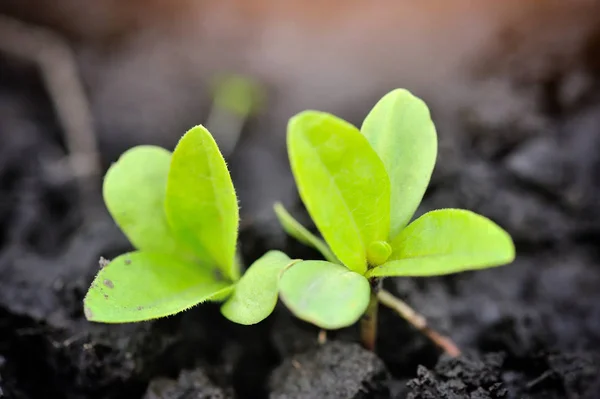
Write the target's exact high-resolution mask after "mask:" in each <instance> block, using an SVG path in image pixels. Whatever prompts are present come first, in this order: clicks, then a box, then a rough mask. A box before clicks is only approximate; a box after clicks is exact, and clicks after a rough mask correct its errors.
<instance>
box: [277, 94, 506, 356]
mask: <svg viewBox="0 0 600 399" xmlns="http://www.w3.org/2000/svg"><path fill="white" fill-rule="evenodd" d="M287 146H288V154H289V159H290V164H291V168H292V172H293V175H294V178H295V180H296V185H297V187H298V191H299V194H300V198H301V199H302V201H303V203H304V205H305V206H306V209H307V211H308V213H309V214H310V216H311V218H312V220H313V221H314V224H315V225H316V227H317V228H318V230H319V232H320V233H321V235H322V237H323V239H324V240H323V239H321V238H318V237H317V236H315V235H314V234H312V233H311V232H310V231H309V230H307V229H306V228H305V227H303V226H302V225H301V224H300V223H298V222H297V221H296V220H295V219H293V217H292V216H291V215H290V214H289V213H288V212H286V210H285V209H284V208H283V207H282V206H281V205H280V204H276V206H275V212H276V214H277V216H278V218H279V220H280V222H281V224H282V226H283V228H284V230H285V231H286V232H287V233H288V234H289V235H291V236H293V237H295V238H296V239H298V240H299V241H301V242H303V243H305V244H307V245H309V246H312V247H314V248H316V249H317V250H319V251H320V252H321V253H322V255H323V257H324V258H325V259H326V260H324V261H314V260H308V261H298V262H295V263H293V264H290V265H288V267H286V268H285V269H284V270H283V271H282V275H281V277H280V282H279V291H280V298H281V299H282V301H283V302H284V303H285V305H286V306H287V307H288V308H289V309H290V310H291V311H292V312H293V313H294V314H295V315H296V316H297V317H298V318H300V319H303V320H305V321H308V322H311V323H313V324H315V325H317V326H319V327H321V328H324V329H338V328H342V327H346V326H349V325H352V324H354V323H356V322H357V321H358V320H359V319H361V318H362V323H361V325H362V339H363V343H364V345H365V346H366V347H368V348H371V349H373V348H374V346H375V338H376V321H377V317H376V316H377V304H378V302H381V303H383V304H385V305H388V306H390V307H392V308H394V309H395V310H396V311H397V312H398V313H400V314H401V315H402V316H404V317H405V318H407V319H408V320H409V321H410V322H411V323H413V324H414V325H415V326H417V327H418V328H419V329H421V330H422V331H424V332H426V333H427V334H428V335H429V336H430V337H431V338H432V339H434V340H435V341H436V342H437V343H438V344H440V345H442V346H443V347H444V348H445V349H446V350H447V351H448V352H450V353H452V354H457V353H458V349H456V348H455V347H453V346H452V344H451V341H449V340H447V339H445V338H444V337H442V336H440V335H439V334H437V333H435V332H433V331H431V330H429V329H428V327H427V326H426V323H425V321H424V319H423V318H422V317H421V316H419V315H418V314H416V313H415V312H414V311H412V309H410V308H409V307H408V305H406V304H404V303H403V302H402V301H400V300H399V299H397V298H394V297H393V296H391V295H390V294H389V293H387V292H385V291H383V290H381V280H382V278H384V277H398V276H400V277H427V276H439V275H446V274H450V273H458V272H463V271H466V270H475V269H485V268H489V267H493V266H500V265H504V264H507V263H510V262H512V261H513V259H514V257H515V249H514V245H513V242H512V239H511V237H510V236H509V234H508V233H506V232H505V231H504V230H503V229H502V228H500V227H499V226H498V225H497V224H495V223H494V222H492V221H491V220H489V219H487V218H485V217H483V216H481V215H478V214H476V213H473V212H471V211H468V210H461V209H440V210H435V211H432V212H428V213H425V214H424V215H422V216H421V217H419V218H417V219H416V220H414V221H413V222H412V223H409V222H410V221H411V220H412V218H413V215H414V213H415V212H416V210H417V208H418V206H419V204H420V202H421V200H422V198H423V195H424V193H425V190H426V188H427V186H428V184H429V180H430V178H431V174H432V172H433V169H434V165H435V160H436V156H437V134H436V129H435V126H434V123H433V121H432V119H431V116H430V112H429V109H428V107H427V106H426V104H425V103H424V102H423V101H422V100H420V99H419V98H417V97H415V96H413V95H412V94H411V93H410V92H408V91H407V90H403V89H397V90H394V91H392V92H390V93H388V94H386V95H385V96H384V97H383V98H382V99H381V100H380V101H379V102H378V103H377V104H376V105H375V106H374V108H373V109H372V110H371V111H370V113H369V114H368V115H367V117H366V119H365V120H364V122H363V124H362V126H361V128H360V129H358V128H356V127H355V126H353V125H351V124H350V123H348V122H346V121H344V120H342V119H340V118H338V117H336V116H334V115H331V114H328V113H325V112H318V111H304V112H301V113H299V114H297V115H296V116H294V117H293V118H292V119H291V120H290V122H289V124H288V133H287Z"/></svg>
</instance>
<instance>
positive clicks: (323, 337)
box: [318, 330, 327, 345]
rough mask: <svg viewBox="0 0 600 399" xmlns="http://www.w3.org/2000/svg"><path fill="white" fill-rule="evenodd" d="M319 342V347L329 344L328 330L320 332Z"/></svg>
mask: <svg viewBox="0 0 600 399" xmlns="http://www.w3.org/2000/svg"><path fill="white" fill-rule="evenodd" d="M318 342H319V345H325V343H326V342H327V331H326V330H321V331H319V337H318Z"/></svg>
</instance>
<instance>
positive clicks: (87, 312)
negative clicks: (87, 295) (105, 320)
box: [83, 306, 94, 320]
mask: <svg viewBox="0 0 600 399" xmlns="http://www.w3.org/2000/svg"><path fill="white" fill-rule="evenodd" d="M83 314H85V318H86V319H88V320H90V319H91V318H93V317H94V314H93V313H92V309H90V308H89V307H87V306H85V307H84V308H83Z"/></svg>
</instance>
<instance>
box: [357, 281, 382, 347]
mask: <svg viewBox="0 0 600 399" xmlns="http://www.w3.org/2000/svg"><path fill="white" fill-rule="evenodd" d="M369 282H370V283H371V298H370V300H369V306H368V307H367V311H366V312H365V314H364V315H363V317H362V318H361V320H360V338H361V341H362V344H363V346H364V347H365V348H366V349H368V350H370V351H373V352H374V351H375V344H376V342H377V309H378V307H379V301H378V300H377V294H378V292H379V290H380V289H381V279H378V278H373V279H371V280H369Z"/></svg>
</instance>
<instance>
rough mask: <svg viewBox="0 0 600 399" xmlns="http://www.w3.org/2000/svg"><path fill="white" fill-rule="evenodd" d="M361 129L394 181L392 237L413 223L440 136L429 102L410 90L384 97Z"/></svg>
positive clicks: (392, 184) (430, 172) (392, 181)
mask: <svg viewBox="0 0 600 399" xmlns="http://www.w3.org/2000/svg"><path fill="white" fill-rule="evenodd" d="M361 132H362V133H363V134H364V135H365V136H366V137H367V139H368V140H369V142H370V143H371V145H372V146H373V148H374V149H375V151H376V152H377V154H378V155H379V157H380V158H381V160H382V161H383V163H384V165H385V168H386V170H387V173H388V175H389V177H390V183H391V190H392V196H391V204H392V205H391V212H392V213H391V215H392V216H391V227H390V236H389V239H390V240H393V239H394V237H396V236H397V235H398V234H399V233H400V232H401V231H402V229H403V228H404V227H405V226H406V225H407V224H408V222H410V219H411V218H412V216H413V215H414V213H415V211H416V209H417V207H418V206H419V204H420V203H421V200H422V199H423V194H424V193H425V190H426V189H427V185H428V184H429V179H430V178H431V174H432V172H433V168H434V166H435V159H436V156H437V135H436V131H435V126H434V124H433V122H432V120H431V116H430V114H429V109H428V108H427V105H426V104H425V103H424V102H423V101H422V100H421V99H419V98H417V97H415V96H413V95H412V94H411V93H410V92H409V91H407V90H404V89H396V90H393V91H391V92H390V93H388V94H386V95H385V96H383V98H382V99H381V100H379V102H377V104H376V105H375V106H374V107H373V109H372V110H371V112H370V113H369V114H368V115H367V117H366V118H365V120H364V122H363V125H362V127H361Z"/></svg>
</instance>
